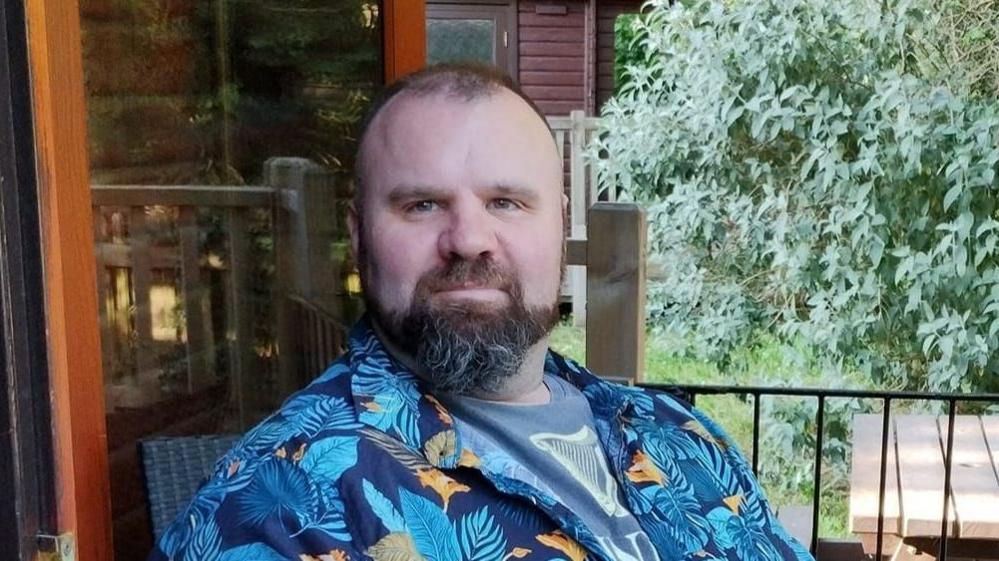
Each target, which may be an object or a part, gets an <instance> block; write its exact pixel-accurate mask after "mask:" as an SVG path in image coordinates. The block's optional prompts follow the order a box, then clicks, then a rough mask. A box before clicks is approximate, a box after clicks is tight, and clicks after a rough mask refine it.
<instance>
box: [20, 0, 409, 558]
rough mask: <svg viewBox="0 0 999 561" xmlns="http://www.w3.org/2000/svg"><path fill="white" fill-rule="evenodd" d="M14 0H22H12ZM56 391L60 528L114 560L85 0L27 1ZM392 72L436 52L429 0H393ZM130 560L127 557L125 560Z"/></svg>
mask: <svg viewBox="0 0 999 561" xmlns="http://www.w3.org/2000/svg"><path fill="white" fill-rule="evenodd" d="M3 1H4V2H5V4H4V5H5V6H7V5H11V4H17V2H16V1H14V2H8V0H3ZM24 6H25V20H26V28H27V35H28V50H27V53H26V58H27V63H28V67H29V68H30V76H31V78H30V88H31V105H32V116H33V130H34V135H33V139H34V146H33V148H34V155H35V163H36V171H37V184H38V205H39V213H38V215H39V217H40V230H41V248H42V261H43V268H44V279H43V282H44V295H45V317H46V320H47V328H48V337H47V340H46V345H47V362H48V389H49V395H50V396H51V423H52V431H53V433H54V434H53V435H52V447H53V448H52V454H51V455H52V456H53V459H52V465H53V471H54V479H55V496H56V497H57V499H56V501H55V502H56V505H55V525H56V527H55V528H54V529H53V531H56V532H59V533H70V534H72V535H73V536H74V539H75V541H76V551H77V559H80V560H84V561H111V559H112V558H113V551H114V550H113V547H112V536H111V498H110V482H109V472H108V455H107V428H106V426H105V407H104V390H103V388H104V378H103V373H102V371H101V346H100V334H99V327H98V313H97V306H98V302H97V283H96V260H95V256H94V239H93V218H92V208H91V196H90V168H89V164H88V158H87V141H86V131H87V129H86V108H85V97H84V86H83V57H82V44H81V33H80V14H79V3H78V1H77V0H26V2H24ZM382 10H383V12H382V13H383V27H382V29H383V49H384V51H383V53H384V62H385V73H384V76H385V80H386V82H391V81H393V80H395V79H396V78H398V77H400V76H402V75H405V74H407V73H409V72H412V71H414V70H417V69H419V68H421V67H422V66H423V65H424V64H425V61H426V31H425V26H426V18H425V4H424V0H383V3H382ZM120 561H124V560H120Z"/></svg>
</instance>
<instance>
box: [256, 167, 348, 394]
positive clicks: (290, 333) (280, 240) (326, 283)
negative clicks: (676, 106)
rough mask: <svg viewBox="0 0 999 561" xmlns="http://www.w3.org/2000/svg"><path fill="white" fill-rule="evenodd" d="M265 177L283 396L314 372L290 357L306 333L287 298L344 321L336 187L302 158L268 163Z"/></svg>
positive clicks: (328, 175) (330, 177)
mask: <svg viewBox="0 0 999 561" xmlns="http://www.w3.org/2000/svg"><path fill="white" fill-rule="evenodd" d="M265 175H266V177H267V183H268V185H270V186H272V187H273V188H274V189H275V190H276V191H277V193H276V195H277V200H278V201H279V204H278V208H277V209H276V216H275V244H274V248H275V253H276V260H277V263H276V266H277V279H276V280H277V282H276V283H275V284H276V286H275V290H276V293H275V298H276V307H277V320H278V349H279V351H278V352H279V365H280V366H279V368H280V373H279V379H280V381H279V388H280V389H281V391H282V392H283V393H284V394H287V393H291V392H292V391H294V390H297V389H299V388H300V387H301V386H302V385H304V384H305V383H306V382H308V381H309V380H311V377H312V376H316V375H318V374H319V372H313V371H312V370H315V366H314V365H313V366H312V368H309V369H307V370H309V371H308V372H305V373H303V372H301V370H302V368H298V367H297V366H296V361H295V357H293V356H291V350H292V349H294V348H295V347H296V345H297V344H300V343H301V337H303V336H304V335H305V334H303V333H302V332H301V325H296V321H295V311H294V308H293V306H292V304H291V302H290V301H289V297H291V296H296V297H298V298H301V299H303V300H305V301H306V302H309V303H310V304H312V305H314V306H315V307H316V308H317V309H318V310H320V311H321V312H323V313H324V314H327V315H330V316H332V317H334V318H341V317H343V314H342V310H341V309H340V308H341V307H342V303H341V302H340V300H339V298H338V295H337V292H336V291H337V285H338V283H339V277H338V276H337V274H336V264H335V263H334V257H333V251H332V250H333V247H332V243H333V241H334V240H335V239H336V232H337V220H336V212H335V204H334V202H335V197H334V191H335V185H334V176H333V174H331V173H330V172H329V171H327V170H326V169H324V168H322V167H320V166H319V165H317V164H315V163H314V162H312V161H310V160H306V159H302V158H274V159H271V160H268V162H267V164H266V172H265ZM302 376H304V377H302Z"/></svg>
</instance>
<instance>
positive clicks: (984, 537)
mask: <svg viewBox="0 0 999 561" xmlns="http://www.w3.org/2000/svg"><path fill="white" fill-rule="evenodd" d="M882 422H883V421H882V416H881V415H857V416H856V417H855V419H854V422H853V461H852V466H851V476H850V530H851V531H852V532H854V533H856V534H858V535H859V536H860V537H861V540H862V542H863V544H864V550H865V552H866V553H868V554H874V553H875V550H876V549H877V545H876V543H877V524H878V497H879V485H880V479H881V440H882V438H881V429H882ZM947 423H948V420H947V417H942V418H941V417H936V416H931V415H899V416H893V417H892V418H891V419H890V423H889V431H888V436H889V438H888V453H887V461H886V474H885V475H886V479H885V502H884V537H883V542H882V547H881V551H880V552H877V553H879V554H880V555H882V556H890V557H891V559H892V561H904V560H911V559H921V558H927V559H929V558H933V557H935V556H936V554H937V551H938V549H939V542H940V534H941V530H942V528H943V519H944V512H943V505H944V479H945V451H946V446H947V428H948V426H947ZM950 488H951V491H950V492H951V495H950V500H949V504H948V512H947V520H948V534H947V535H948V549H947V551H948V557H949V558H950V559H958V558H974V559H999V416H976V415H958V416H956V417H955V424H954V442H953V462H952V467H951V485H950Z"/></svg>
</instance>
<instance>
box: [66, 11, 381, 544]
mask: <svg viewBox="0 0 999 561" xmlns="http://www.w3.org/2000/svg"><path fill="white" fill-rule="evenodd" d="M80 15H81V28H82V29H81V30H82V36H83V45H82V47H83V54H84V74H85V79H86V93H87V126H88V144H89V146H88V149H89V156H90V163H91V170H90V172H91V183H92V184H94V189H93V194H94V236H95V241H96V250H97V259H98V273H99V274H98V281H99V282H98V289H99V291H100V294H99V298H100V302H101V306H100V310H101V318H100V320H101V328H102V356H103V365H104V372H105V401H106V407H107V411H108V432H109V434H108V447H109V449H110V453H111V462H110V465H111V471H112V473H111V482H112V509H113V516H114V529H115V535H114V543H115V549H116V558H117V559H119V561H122V560H131V559H142V558H144V557H145V555H146V553H147V552H148V550H149V548H150V547H151V536H150V533H149V526H148V511H147V505H146V503H145V498H144V493H143V490H142V476H141V473H140V471H139V468H138V466H139V462H138V461H137V458H136V455H135V450H136V446H135V441H136V440H138V439H142V438H146V437H149V436H152V435H162V434H206V433H226V432H240V431H242V430H244V429H245V428H246V427H247V426H249V425H251V424H253V423H255V422H256V421H257V420H258V419H259V418H260V417H261V416H262V415H264V414H265V413H267V412H269V411H271V410H273V409H274V408H275V407H276V406H277V405H278V404H279V403H280V401H281V400H283V398H284V397H285V396H286V395H287V394H288V393H289V392H291V391H293V390H294V389H297V388H299V387H301V386H303V385H304V384H305V383H307V382H308V381H309V380H310V379H311V378H312V377H314V376H315V375H317V374H318V373H319V372H320V371H321V370H322V369H323V368H324V367H325V363H327V362H328V361H329V360H331V359H332V356H333V355H334V354H335V351H336V349H338V348H339V344H340V341H341V338H342V333H341V332H342V329H341V327H342V326H343V325H349V324H350V323H352V322H353V320H354V319H355V318H356V316H357V314H358V312H359V309H360V307H359V296H358V295H357V293H356V291H355V289H356V286H353V285H352V284H351V283H350V282H349V281H350V280H351V279H354V278H355V276H354V275H355V273H354V271H355V267H354V264H353V263H352V262H351V257H350V255H349V251H347V250H346V248H347V247H348V246H349V244H348V243H347V241H346V239H347V232H346V228H345V218H344V217H345V213H346V206H347V203H348V201H349V198H350V196H351V192H350V184H349V179H350V177H351V174H352V172H353V155H354V151H355V148H356V146H355V144H356V137H357V125H358V122H359V120H360V118H361V114H362V111H363V110H364V108H365V106H366V104H367V102H368V100H369V99H370V98H371V96H372V95H373V93H374V92H375V90H376V89H377V88H378V87H380V85H381V82H382V55H381V33H382V31H381V22H380V18H379V2H377V1H362V0H148V1H147V0H114V1H108V0H81V1H80ZM275 158H291V159H287V160H280V161H279V160H274V159H275ZM268 161H270V162H271V164H270V165H268V164H267V162H268ZM282 162H283V163H282ZM310 162H311V163H310ZM267 170H269V171H267ZM254 189H257V190H256V191H254ZM267 189H270V190H271V191H269V192H270V193H272V196H268V195H266V193H265V194H263V195H262V194H261V190H263V191H267ZM279 191H281V192H280V193H279ZM296 197H297V199H296ZM293 199H294V200H300V201H303V204H298V205H296V204H290V203H288V201H291V200H293ZM306 200H308V201H309V202H308V204H304V201H306ZM302 318H307V319H308V321H305V320H304V319H302ZM289 326H292V327H295V328H296V330H295V332H294V333H293V335H296V336H297V337H298V338H297V339H296V338H295V337H289V334H288V331H289ZM303 326H304V327H303ZM331 326H332V327H331ZM303 349H311V350H313V351H314V350H316V349H319V350H321V351H322V352H319V353H317V352H312V354H310V357H313V358H312V359H310V361H308V362H305V361H301V360H297V361H296V360H292V359H294V358H295V357H296V356H297V355H298V354H300V351H302V350H303Z"/></svg>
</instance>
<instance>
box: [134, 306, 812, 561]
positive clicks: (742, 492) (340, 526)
mask: <svg viewBox="0 0 999 561" xmlns="http://www.w3.org/2000/svg"><path fill="white" fill-rule="evenodd" d="M545 368H546V370H547V372H549V373H550V374H552V375H557V376H561V377H563V378H564V379H565V380H567V381H569V382H570V383H572V384H573V385H574V386H576V387H577V388H579V389H580V390H581V391H582V392H583V395H584V396H585V397H586V398H587V399H588V400H589V403H590V406H591V409H592V411H593V413H594V416H595V419H594V420H595V428H596V431H597V434H598V437H599V439H600V442H601V444H602V445H603V446H604V448H605V451H606V452H607V456H608V458H609V459H610V460H611V462H610V464H611V465H610V467H611V468H612V469H613V470H614V471H615V475H616V476H617V477H618V480H619V481H620V482H621V489H622V491H623V492H624V495H625V499H626V502H627V505H628V507H629V510H631V512H632V513H633V514H634V515H635V517H636V519H637V520H638V522H639V524H640V526H641V527H642V528H643V529H644V530H645V532H646V534H647V535H648V537H649V539H650V541H651V542H652V544H653V546H654V547H655V548H656V550H657V552H658V554H659V557H660V559H661V560H662V561H713V560H716V559H717V560H718V561H813V560H812V558H811V556H810V555H809V554H808V552H807V550H805V548H804V547H803V546H802V545H801V544H799V543H797V542H796V541H794V540H793V539H792V538H791V537H790V536H789V535H788V534H787V532H786V531H785V530H784V529H783V528H782V527H781V526H780V524H779V523H778V522H777V521H776V519H775V518H774V516H773V514H772V512H771V509H770V508H769V506H768V504H767V502H766V498H765V497H764V496H763V492H762V490H761V489H760V488H759V485H758V484H757V483H756V481H755V479H754V478H753V476H752V473H751V470H750V469H749V467H748V465H747V464H746V461H745V458H743V457H742V455H741V454H740V453H739V452H738V449H737V448H736V447H735V446H733V445H732V444H731V440H730V439H729V438H728V437H727V436H726V435H725V433H724V432H723V431H722V430H721V429H720V428H719V427H718V426H717V425H716V424H714V423H713V422H712V421H711V420H710V419H708V418H707V417H705V416H704V415H703V414H702V413H700V412H699V411H698V410H696V409H694V408H692V407H691V406H689V405H688V404H685V403H683V402H681V401H678V400H676V399H674V398H673V397H671V396H668V395H665V394H657V393H654V392H649V391H647V390H643V389H640V388H625V387H621V386H617V385H614V384H610V383H608V382H606V381H603V380H600V379H598V378H596V377H594V376H593V375H592V374H590V373H589V372H587V371H586V369H585V368H582V367H580V366H579V365H577V364H575V363H574V362H572V361H569V360H566V359H564V358H563V357H561V356H559V355H557V354H556V353H549V356H548V357H547V358H546V361H545ZM420 384H421V383H420V382H419V380H418V379H417V378H416V377H415V376H414V375H413V374H412V373H411V372H409V371H407V370H405V369H404V368H403V367H402V366H401V365H400V364H399V363H397V362H395V361H394V360H393V359H392V358H390V357H389V355H388V354H387V352H386V351H385V349H384V347H382V345H381V344H380V342H379V341H378V339H377V337H376V336H375V334H374V332H373V331H372V330H371V329H370V327H369V326H368V324H367V323H366V322H362V323H361V324H360V325H359V326H358V327H357V328H356V329H355V330H354V332H353V333H352V334H351V342H350V350H349V351H348V354H347V356H346V357H344V358H342V359H341V360H339V361H338V362H337V363H335V364H334V365H333V366H331V367H330V368H329V369H327V371H326V372H325V373H324V374H323V375H322V376H320V377H319V378H317V380H316V381H315V382H314V383H313V384H312V385H310V386H309V387H308V388H306V389H305V390H303V391H301V392H298V393H297V394H295V395H293V396H291V397H290V398H289V399H288V400H287V401H286V402H285V404H284V405H283V406H282V408H281V409H280V410H279V411H278V412H276V413H274V414H273V415H271V416H270V417H268V418H267V419H266V420H265V421H264V422H263V423H261V424H259V425H258V426H257V427H255V428H254V429H252V430H250V431H249V432H248V433H247V434H246V435H245V436H244V437H243V438H242V439H240V440H239V441H238V442H237V443H236V445H235V446H233V448H232V449H231V450H230V451H229V452H228V453H226V455H225V456H224V457H223V458H222V459H221V460H219V462H217V463H216V465H215V468H214V469H213V472H212V474H211V476H210V477H209V479H208V480H207V482H206V483H205V485H204V486H203V487H202V488H201V489H200V490H199V491H198V494H197V495H196V497H195V498H194V499H193V500H192V501H191V503H190V504H189V505H188V506H187V507H186V508H185V509H184V510H183V511H182V512H181V513H180V514H179V515H178V518H177V519H176V521H175V522H174V523H173V524H172V525H171V526H170V527H169V528H167V530H166V531H165V532H164V534H163V536H162V537H161V539H160V541H159V543H158V545H157V549H156V550H155V551H154V552H153V554H152V556H151V558H150V559H151V561H237V560H238V561H276V560H278V559H282V560H285V559H287V560H290V561H362V560H363V559H366V558H370V559H373V560H374V561H511V560H516V559H525V560H528V561H549V560H551V559H553V558H558V559H569V560H570V561H584V560H588V559H591V558H593V556H591V555H588V550H587V548H591V549H592V550H593V551H596V550H597V549H598V548H600V547H601V546H600V543H599V541H597V540H595V539H594V535H593V533H592V532H591V531H590V530H589V529H588V528H586V527H585V526H583V525H582V524H581V523H580V522H579V518H578V517H577V516H576V515H575V514H574V513H572V512H570V511H569V509H568V508H567V507H565V506H564V505H562V504H560V503H559V502H558V501H557V499H556V498H555V497H554V496H553V495H552V494H551V493H549V492H547V491H545V489H546V488H547V486H546V485H545V482H544V480H543V479H539V478H538V475H530V473H531V470H530V469H529V468H530V467H531V466H522V465H520V464H517V463H516V462H515V461H514V460H513V459H512V458H510V457H509V455H507V454H505V453H504V452H503V451H502V450H500V449H497V448H488V447H487V448H483V449H482V450H480V449H479V448H478V447H477V446H478V443H475V442H473V444H475V446H476V451H475V452H473V451H472V449H471V448H465V446H466V445H469V444H468V443H464V442H463V440H462V436H463V435H462V433H461V432H460V431H459V430H458V428H460V427H456V426H455V423H454V419H453V418H452V417H451V415H450V413H449V412H448V411H447V409H446V408H445V407H444V406H443V405H442V404H441V403H440V401H438V400H437V399H436V398H434V397H433V396H432V395H429V394H426V390H425V388H421V386H420ZM465 436H466V437H467V435H465ZM469 440H473V439H471V438H469ZM476 452H479V453H478V454H477V453H476Z"/></svg>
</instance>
